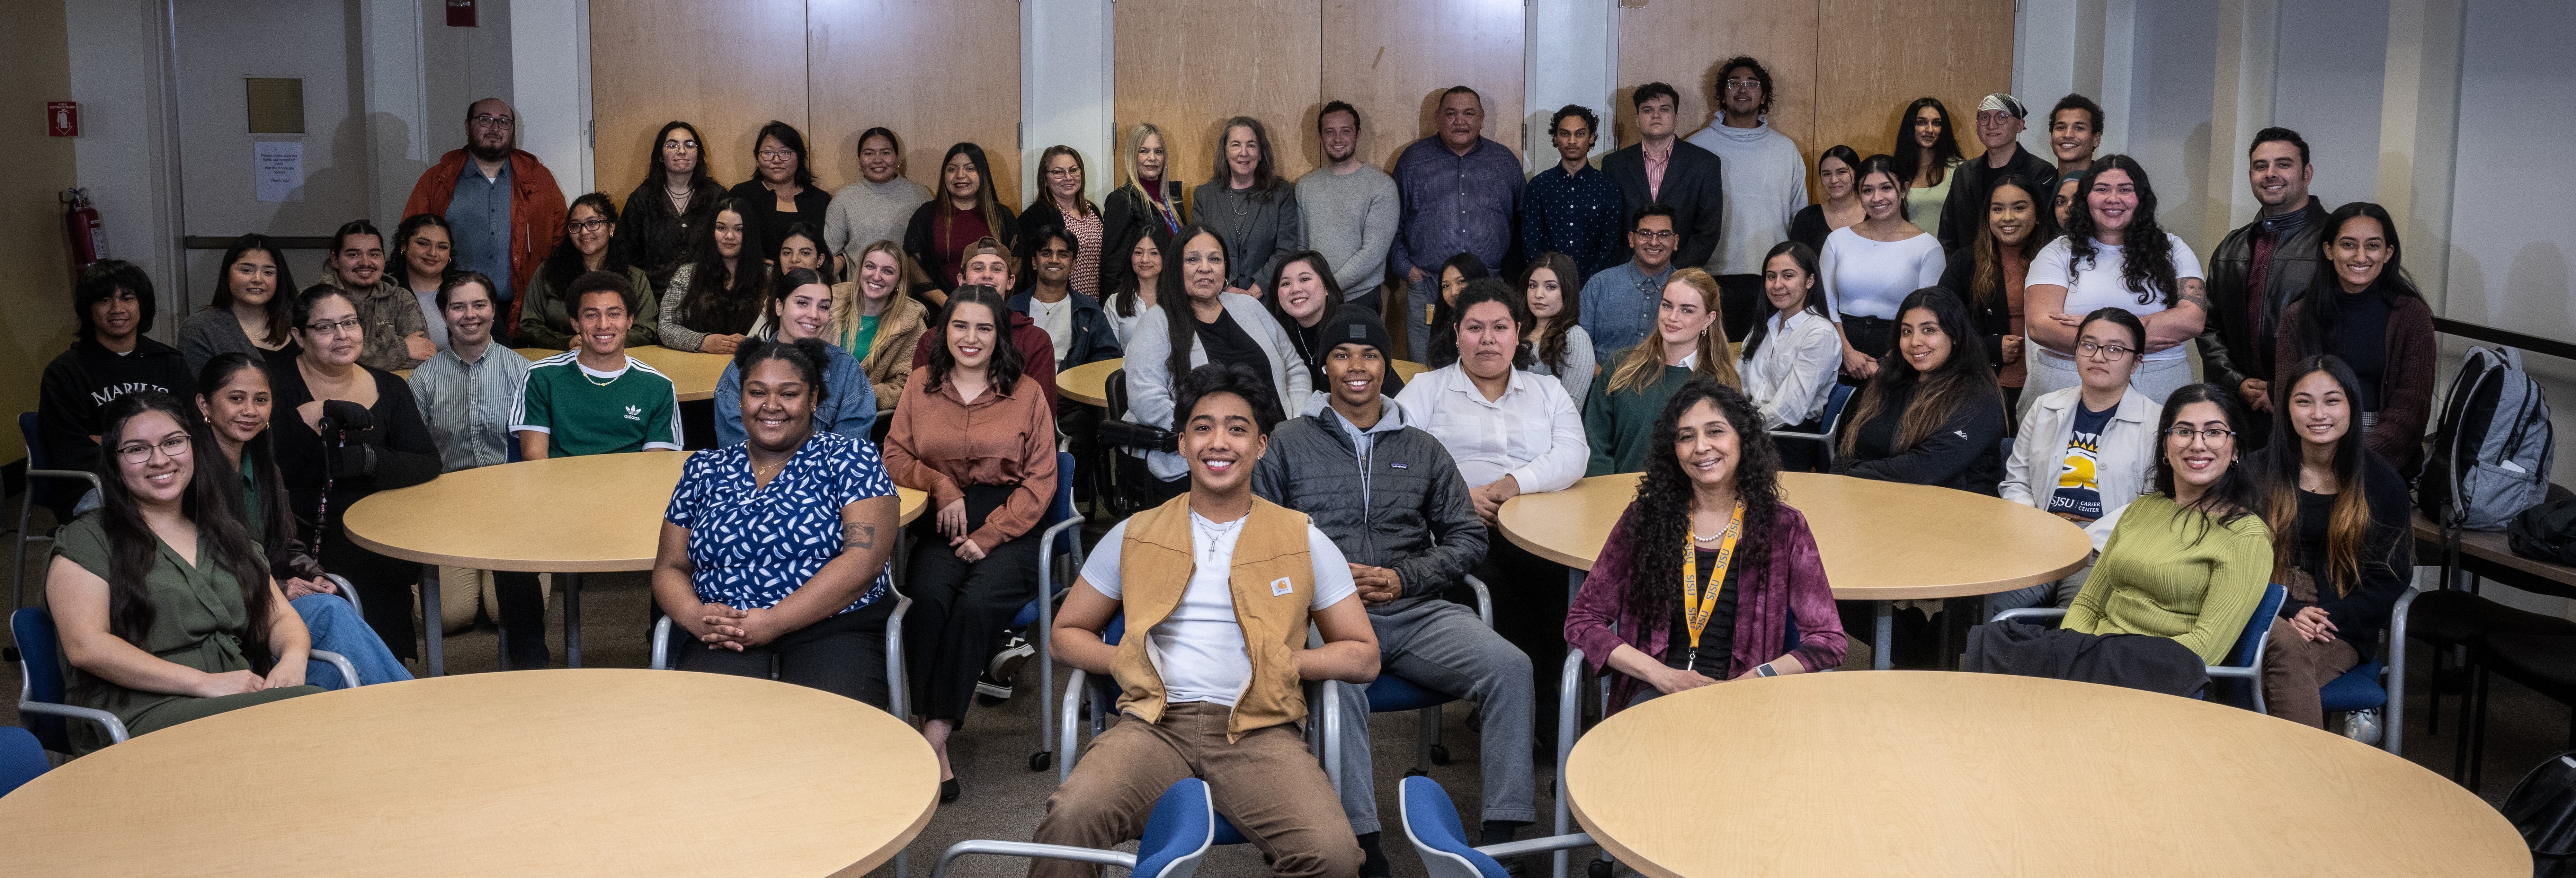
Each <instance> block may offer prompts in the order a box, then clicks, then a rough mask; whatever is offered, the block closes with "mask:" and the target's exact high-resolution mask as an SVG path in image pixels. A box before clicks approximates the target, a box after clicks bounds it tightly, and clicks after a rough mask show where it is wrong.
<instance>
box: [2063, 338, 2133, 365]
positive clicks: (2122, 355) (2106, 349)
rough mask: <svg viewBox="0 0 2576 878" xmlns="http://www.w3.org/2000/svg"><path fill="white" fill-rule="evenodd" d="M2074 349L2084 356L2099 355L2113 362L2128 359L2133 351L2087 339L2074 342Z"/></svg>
mask: <svg viewBox="0 0 2576 878" xmlns="http://www.w3.org/2000/svg"><path fill="white" fill-rule="evenodd" d="M2075 350H2076V352H2078V353H2081V354H2083V355H2085V356H2088V357H2100V358H2102V359H2105V360H2109V361H2111V362H2114V363H2117V362H2119V361H2121V360H2125V359H2128V358H2129V355H2130V354H2132V353H2135V351H2131V350H2129V349H2128V348H2124V347H2121V346H2119V345H2115V344H2094V343H2092V342H2089V341H2079V342H2076V343H2075Z"/></svg>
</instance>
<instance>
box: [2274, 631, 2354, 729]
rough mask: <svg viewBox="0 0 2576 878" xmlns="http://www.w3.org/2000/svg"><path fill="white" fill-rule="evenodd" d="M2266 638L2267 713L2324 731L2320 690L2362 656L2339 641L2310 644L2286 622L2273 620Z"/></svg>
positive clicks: (2323, 709) (2348, 644)
mask: <svg viewBox="0 0 2576 878" xmlns="http://www.w3.org/2000/svg"><path fill="white" fill-rule="evenodd" d="M2264 637H2265V639H2266V641H2267V642H2266V643H2265V645H2264V647H2263V707H2264V709H2265V711H2266V712H2268V713H2270V714H2272V715H2273V716H2277V717H2280V718H2282V719H2285V720H2289V721H2291V722H2294V723H2298V724H2300V725H2303V726H2314V727H2316V728H2325V724H2326V711H2325V708H2324V707H2323V706H2322V702H2320V701H2318V700H2317V690H2318V689H2320V688H2323V687H2324V686H2325V685H2326V684H2327V683H2329V682H2332V681H2333V680H2334V678H2336V677H2338V676H2341V675H2342V674H2343V672H2345V671H2349V670H2352V668H2353V666H2354V665H2358V664H2361V652H2360V651H2359V650H2355V649H2353V648H2352V643H2351V642H2350V641H2347V640H2344V639H2343V638H2340V637H2338V638H2335V639H2333V640H2329V641H2326V642H2324V643H2310V642H2308V639H2307V638H2305V637H2301V636H2299V632H2298V629H2296V628H2292V627H2290V623H2289V620H2286V619H2280V620H2274V621H2273V623H2272V633H2270V634H2267V635H2264Z"/></svg>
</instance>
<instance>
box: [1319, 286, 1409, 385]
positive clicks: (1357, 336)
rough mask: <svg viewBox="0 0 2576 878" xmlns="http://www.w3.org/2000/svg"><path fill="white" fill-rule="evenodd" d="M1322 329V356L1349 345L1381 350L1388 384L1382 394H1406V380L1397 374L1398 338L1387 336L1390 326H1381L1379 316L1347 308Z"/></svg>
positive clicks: (1320, 341)
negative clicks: (1362, 345)
mask: <svg viewBox="0 0 2576 878" xmlns="http://www.w3.org/2000/svg"><path fill="white" fill-rule="evenodd" d="M1322 329H1323V333H1322V334H1321V335H1319V336H1317V337H1316V339H1315V347H1317V348H1319V349H1321V350H1320V352H1319V354H1320V353H1330V352H1332V350H1333V349H1334V348H1336V347H1340V346H1342V345H1346V344H1364V345H1368V346H1370V347H1374V348H1377V352H1378V355H1379V356H1381V357H1384V358H1386V363H1387V369H1386V380H1385V382H1384V383H1383V385H1382V386H1381V387H1380V388H1379V391H1378V392H1380V393H1383V394H1385V395H1387V396H1394V395H1396V393H1398V392H1400V391H1402V390H1404V379H1403V378H1400V377H1397V375H1396V374H1395V356H1394V350H1395V337H1394V336H1391V335H1388V334H1387V331H1386V324H1385V323H1382V322H1379V321H1378V319H1377V315H1375V314H1371V313H1369V312H1368V309H1365V308H1361V307H1358V306H1356V305H1348V306H1344V307H1343V308H1342V310H1340V311H1336V312H1334V313H1333V316H1332V317H1331V318H1330V319H1328V320H1325V321H1324V325H1323V326H1322Z"/></svg>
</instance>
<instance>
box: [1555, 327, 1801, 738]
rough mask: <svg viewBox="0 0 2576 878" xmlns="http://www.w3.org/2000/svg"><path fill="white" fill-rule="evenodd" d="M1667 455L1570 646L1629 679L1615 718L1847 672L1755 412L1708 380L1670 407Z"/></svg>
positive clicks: (1597, 582) (1659, 458) (1624, 520)
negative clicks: (1675, 700) (1629, 711)
mask: <svg viewBox="0 0 2576 878" xmlns="http://www.w3.org/2000/svg"><path fill="white" fill-rule="evenodd" d="M1654 443H1655V444H1654V449H1655V450H1654V451H1653V453H1651V454H1649V455H1648V456H1647V460H1646V472H1645V476H1644V477H1643V478H1642V479H1641V480H1639V482H1638V483H1637V499H1636V500H1635V501H1634V502H1631V503H1629V504H1628V509H1627V511H1626V512H1623V513H1621V514H1620V516H1619V523H1618V524H1617V525H1615V526H1613V527H1612V528H1611V530H1610V539H1609V541H1608V542H1607V543H1605V544H1603V545H1602V547H1601V556H1600V558H1599V560H1597V561H1596V562H1594V564H1593V565H1592V573H1591V575H1590V576H1588V577H1585V579H1584V581H1583V589H1582V591H1581V592H1579V593H1577V594H1576V595H1575V596H1574V606H1573V607H1572V608H1571V609H1569V610H1568V611H1567V612H1566V616H1565V641H1566V643H1568V644H1571V645H1572V646H1574V647H1575V648H1576V649H1580V650H1583V656H1584V660H1585V661H1586V662H1589V663H1590V664H1591V666H1592V669H1593V671H1595V672H1599V671H1601V670H1602V669H1604V668H1608V669H1611V670H1616V671H1618V672H1619V674H1618V675H1617V676H1614V677H1612V678H1611V682H1610V704H1611V705H1612V707H1611V710H1612V711H1613V712H1616V711H1617V710H1618V709H1620V708H1621V707H1633V706H1636V704H1638V703H1639V702H1643V701H1646V700H1648V699H1652V698H1655V697H1657V696H1659V695H1669V694H1672V693H1674V692H1680V691H1682V690H1685V689H1696V688H1699V687H1701V686H1706V685H1709V684H1711V683H1716V682H1719V681H1721V680H1736V679H1742V678H1745V677H1771V676H1778V675H1780V674H1800V673H1806V672H1808V671H1824V670H1832V669H1833V668H1835V667H1838V666H1840V665H1841V664H1842V661H1843V649H1844V645H1845V644H1844V638H1843V624H1842V620H1841V618H1840V617H1839V616H1837V615H1836V613H1835V610H1834V593H1833V588H1832V586H1831V584H1829V583H1827V582H1826V581H1825V565H1824V562H1823V561H1822V560H1821V559H1819V558H1818V556H1817V554H1816V538H1815V536H1814V535H1813V534H1812V533H1809V532H1808V530H1807V517H1806V516H1805V515H1802V514H1800V513H1799V512H1798V510H1797V509H1795V508H1793V507H1791V506H1789V504H1787V503H1783V502H1781V501H1780V481H1779V470H1780V454H1779V451H1778V450H1777V449H1775V448H1774V447H1773V446H1772V442H1771V434H1770V433H1769V431H1766V430H1764V429H1762V421H1761V416H1760V415H1759V414H1757V413H1756V412H1755V411H1754V408H1753V401H1752V400H1750V399H1748V398H1746V397H1745V396H1744V394H1743V393H1742V392H1740V391H1737V390H1736V389H1735V388H1733V387H1729V386H1727V385H1726V384H1724V383H1722V382H1720V381H1718V380H1716V379H1714V378H1705V377H1703V378H1698V379H1694V380H1692V381H1691V382H1690V383H1688V384H1685V385H1683V386H1682V388H1681V389H1680V390H1678V391H1675V392H1674V393H1673V397H1672V400H1671V401H1670V402H1667V403H1665V405H1664V411H1663V415H1662V416H1661V417H1658V418H1656V419H1655V434H1654ZM1614 624H1615V625H1616V626H1617V627H1616V629H1615V630H1614V629H1613V628H1612V626H1613V625H1614Z"/></svg>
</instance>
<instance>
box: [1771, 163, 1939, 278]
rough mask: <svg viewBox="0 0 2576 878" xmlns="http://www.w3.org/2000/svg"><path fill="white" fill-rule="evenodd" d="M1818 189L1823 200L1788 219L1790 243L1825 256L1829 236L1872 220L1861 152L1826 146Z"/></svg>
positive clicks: (1818, 174)
mask: <svg viewBox="0 0 2576 878" xmlns="http://www.w3.org/2000/svg"><path fill="white" fill-rule="evenodd" d="M1816 188H1817V191H1819V192H1821V193H1823V194H1824V196H1825V197H1824V200H1822V201H1818V202H1816V203H1814V204H1810V205H1807V206H1806V207H1804V208H1800V209H1799V210H1798V215H1797V216H1795V217H1792V218H1791V219H1790V220H1789V240H1792V241H1796V242H1798V243H1800V244H1805V245H1807V249H1809V250H1812V251H1815V252H1817V253H1823V252H1825V237H1826V236H1828V235H1831V234H1833V233H1834V231H1835V230H1837V229H1841V228H1843V227H1846V226H1849V225H1851V224H1853V223H1857V222H1860V221H1861V220H1864V219H1868V218H1869V212H1868V211H1867V210H1865V209H1863V208H1862V207H1861V206H1860V153H1857V152H1853V151H1852V148H1851V147H1848V146H1844V145H1842V144H1839V143H1837V144H1834V145H1833V146H1830V147H1826V148H1825V154H1823V155H1820V156H1817V157H1816ZM1934 209H1935V210H1938V209H1939V208H1934Z"/></svg>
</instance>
